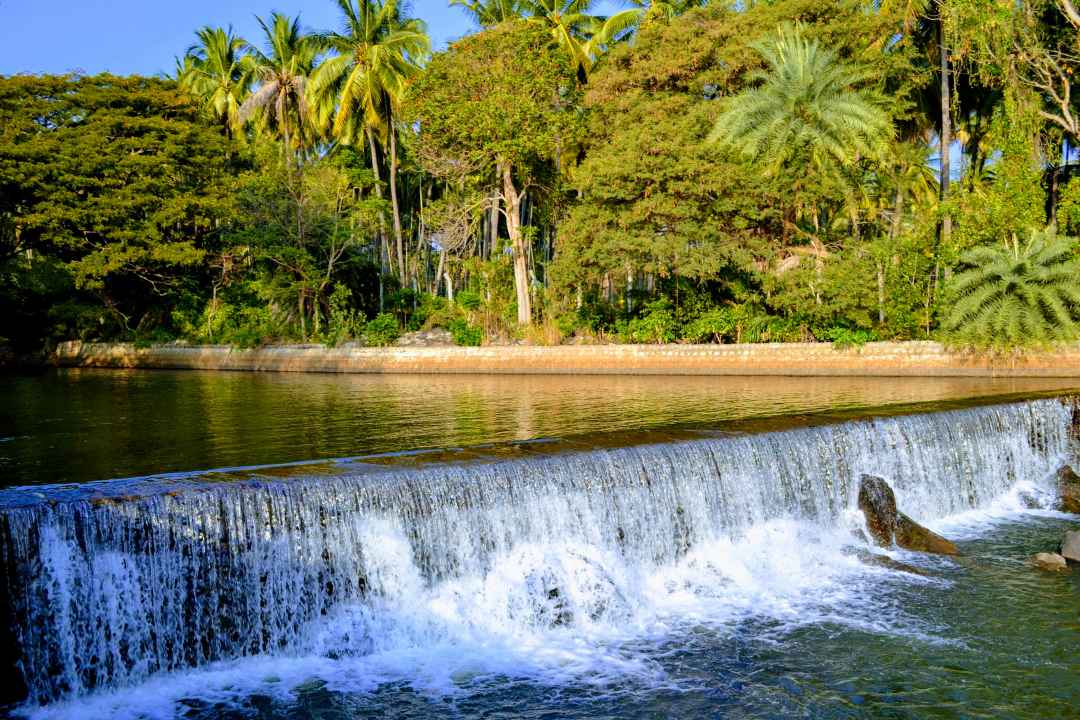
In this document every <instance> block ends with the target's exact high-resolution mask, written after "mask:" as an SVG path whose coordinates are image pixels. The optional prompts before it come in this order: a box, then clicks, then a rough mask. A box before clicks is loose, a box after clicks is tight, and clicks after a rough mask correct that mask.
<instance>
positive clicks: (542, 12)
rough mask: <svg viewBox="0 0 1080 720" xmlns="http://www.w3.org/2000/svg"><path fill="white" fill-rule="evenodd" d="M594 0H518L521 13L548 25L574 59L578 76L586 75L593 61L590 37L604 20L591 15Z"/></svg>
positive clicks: (593, 50) (596, 32)
mask: <svg viewBox="0 0 1080 720" xmlns="http://www.w3.org/2000/svg"><path fill="white" fill-rule="evenodd" d="M594 4H595V0H520V3H519V7H520V9H521V10H522V11H523V14H524V15H525V16H526V17H527V18H528V19H529V20H531V21H533V22H539V23H542V24H544V25H545V26H547V27H548V28H550V30H551V35H552V37H553V38H554V39H555V41H556V42H557V43H558V44H559V47H561V48H563V50H565V51H566V52H567V53H568V54H569V55H570V57H571V59H572V60H573V61H574V64H575V66H576V67H577V73H578V77H579V78H580V79H582V80H584V79H585V78H587V77H588V75H589V71H590V70H591V69H592V66H593V62H594V60H595V51H596V47H595V46H594V43H592V42H591V41H592V39H593V38H594V37H596V36H597V35H598V33H599V31H600V28H601V26H602V25H603V21H602V20H601V19H600V18H598V17H596V16H595V15H590V14H589V12H590V10H592V7H593V5H594Z"/></svg>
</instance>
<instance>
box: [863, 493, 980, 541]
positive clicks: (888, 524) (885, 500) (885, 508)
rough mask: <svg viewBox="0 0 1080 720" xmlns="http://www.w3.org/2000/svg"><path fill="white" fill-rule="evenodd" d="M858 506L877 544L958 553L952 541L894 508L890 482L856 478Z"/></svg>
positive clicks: (894, 498) (894, 497)
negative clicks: (857, 479) (857, 481)
mask: <svg viewBox="0 0 1080 720" xmlns="http://www.w3.org/2000/svg"><path fill="white" fill-rule="evenodd" d="M859 509H860V510H862V511H863V515H865V516H866V527H867V529H868V530H869V531H870V536H871V537H872V538H873V539H874V542H876V543H877V544H878V545H880V546H882V547H889V546H890V545H894V544H895V545H897V546H899V547H902V548H904V549H906V550H915V551H917V552H928V553H937V554H938V555H959V554H960V551H959V549H957V547H956V545H955V544H953V543H952V542H951V541H949V540H946V539H945V538H943V537H941V536H940V535H938V534H937V533H935V532H933V531H931V530H928V529H927V528H924V527H923V526H922V525H920V524H919V523H917V522H915V521H914V520H912V519H911V518H909V517H908V516H907V515H905V514H904V513H902V512H900V511H899V510H898V509H897V508H896V495H895V494H894V493H893V489H892V488H891V487H889V483H887V482H885V481H884V480H883V479H882V478H879V477H875V476H873V475H863V476H862V478H861V480H860V481H859Z"/></svg>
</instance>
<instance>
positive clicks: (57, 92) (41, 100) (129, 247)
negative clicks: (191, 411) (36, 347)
mask: <svg viewBox="0 0 1080 720" xmlns="http://www.w3.org/2000/svg"><path fill="white" fill-rule="evenodd" d="M0 128H3V130H2V131H0V230H2V229H3V226H4V225H6V224H7V223H8V222H10V223H11V225H10V227H12V228H13V230H14V233H13V234H12V235H11V236H10V238H11V241H12V243H13V247H12V248H11V249H12V250H13V252H12V255H8V254H7V252H6V251H5V252H3V253H0V261H7V260H8V259H9V258H10V257H14V256H15V255H16V254H17V253H22V257H23V260H20V261H19V262H20V263H24V267H23V269H21V270H20V273H21V272H27V273H31V274H35V273H38V271H39V270H40V271H41V272H45V273H47V274H49V275H50V276H51V277H52V279H51V280H49V284H53V283H55V282H56V281H57V280H58V278H57V277H56V275H55V273H57V272H61V273H64V274H66V275H67V276H68V278H69V279H68V280H67V288H68V291H67V292H68V297H67V298H66V300H67V301H69V302H84V303H87V304H90V305H92V306H96V310H89V314H90V315H93V314H95V312H96V314H97V315H99V316H101V317H104V316H106V315H107V316H109V317H110V318H112V319H110V320H109V321H105V322H101V323H99V324H98V326H99V329H100V331H101V333H102V334H103V335H105V336H108V334H109V333H110V332H126V331H134V329H135V328H137V327H139V326H140V325H142V324H143V323H144V322H150V321H153V320H154V319H155V318H160V317H165V316H167V312H166V311H167V308H169V307H170V306H171V305H173V304H174V303H175V302H176V300H177V298H178V297H179V296H180V295H181V294H182V293H183V292H185V291H186V289H188V288H190V287H192V286H195V285H197V284H199V283H200V282H201V281H202V280H203V279H204V278H205V277H206V275H205V273H206V271H207V262H208V259H209V258H210V257H211V256H212V255H213V253H214V252H216V250H217V248H218V247H219V246H220V242H221V226H222V223H223V222H227V221H228V220H229V219H230V217H231V215H232V212H233V205H232V201H231V198H230V197H229V193H228V192H227V188H228V185H229V177H230V175H231V174H232V172H234V171H235V169H236V167H237V164H236V163H237V161H236V160H233V159H230V152H229V148H228V142H227V140H226V139H225V138H224V137H222V135H221V134H220V133H219V132H218V131H217V130H216V129H215V128H213V127H211V126H209V125H208V124H206V123H204V122H203V120H202V117H201V114H200V110H199V108H198V107H197V106H196V105H194V104H193V103H192V102H191V101H190V99H189V98H188V97H187V96H186V95H185V94H184V93H183V92H181V91H180V90H179V89H178V88H177V87H176V84H175V83H173V82H170V81H166V80H159V79H153V78H120V77H114V76H111V75H99V76H94V77H79V76H62V77H61V76H40V77H37V76H15V77H10V78H0ZM5 220H6V222H5ZM4 235H5V234H4V233H0V237H4ZM27 252H29V253H30V254H31V255H35V256H36V254H40V255H41V256H42V257H41V258H40V259H38V258H37V257H34V258H33V259H27V257H26V253H27ZM38 276H39V277H42V276H41V275H40V274H39V275H38ZM21 285H22V287H23V288H24V289H25V288H27V287H28V284H27V283H21ZM54 286H55V285H54ZM68 307H71V305H70V304H69V305H68ZM61 317H67V318H74V317H75V316H74V315H71V314H69V313H66V312H64V313H59V314H57V316H56V318H55V319H54V322H59V323H61V325H62V326H63V327H65V328H66V330H65V331H64V332H72V333H78V332H88V331H89V327H90V326H88V325H86V324H85V323H83V322H81V321H76V322H75V324H74V325H68V324H66V323H67V322H68V321H67V320H61V319H60V318H61ZM38 330H39V331H40V328H38ZM58 330H59V328H58ZM4 334H6V335H7V334H8V333H4ZM19 334H22V333H21V332H20V333H11V334H10V335H11V336H14V335H19Z"/></svg>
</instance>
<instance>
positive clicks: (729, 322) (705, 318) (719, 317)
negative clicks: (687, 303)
mask: <svg viewBox="0 0 1080 720" xmlns="http://www.w3.org/2000/svg"><path fill="white" fill-rule="evenodd" d="M737 329H738V321H737V318H736V317H735V313H734V312H732V311H731V310H730V309H728V308H717V309H715V310H709V311H708V312H706V313H704V314H703V315H701V316H700V317H698V318H697V319H695V320H694V321H693V322H690V323H689V324H687V325H686V327H684V328H683V339H684V340H688V341H690V342H717V343H722V342H724V338H725V337H727V338H731V339H734V338H735V335H736V331H737Z"/></svg>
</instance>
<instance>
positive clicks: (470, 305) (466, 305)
mask: <svg viewBox="0 0 1080 720" xmlns="http://www.w3.org/2000/svg"><path fill="white" fill-rule="evenodd" d="M454 301H455V302H456V303H457V304H458V305H460V306H461V308H462V309H463V310H476V309H478V308H479V307H480V305H481V304H482V302H483V301H482V298H481V297H480V293H477V292H473V291H472V290H462V291H461V292H459V293H458V294H457V297H455V298H454Z"/></svg>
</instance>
